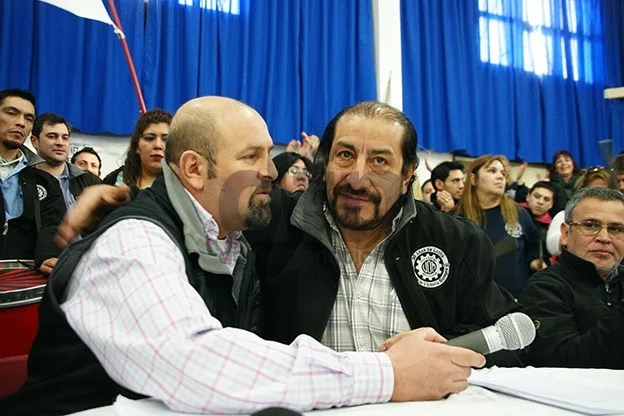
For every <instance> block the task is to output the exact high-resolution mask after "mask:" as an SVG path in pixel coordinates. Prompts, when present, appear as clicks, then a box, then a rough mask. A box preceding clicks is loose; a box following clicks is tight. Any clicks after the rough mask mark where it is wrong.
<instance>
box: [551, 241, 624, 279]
mask: <svg viewBox="0 0 624 416" xmlns="http://www.w3.org/2000/svg"><path fill="white" fill-rule="evenodd" d="M557 264H560V265H561V266H563V267H565V268H566V269H568V270H569V271H570V273H569V275H570V276H572V277H575V278H577V279H579V280H585V281H587V282H588V283H592V284H594V285H603V284H605V281H604V279H603V278H602V277H601V276H600V275H599V274H598V272H597V271H596V266H594V264H593V263H592V262H589V261H587V260H585V259H582V258H580V257H578V256H577V255H575V254H572V253H570V252H569V251H568V250H567V249H565V248H564V249H563V251H562V253H561V256H559V260H558V261H557ZM623 271H624V268H623V267H622V266H618V268H617V269H616V271H615V274H614V277H613V278H612V279H611V280H610V282H616V281H619V280H621V279H622V277H624V276H623V275H624V273H623Z"/></svg>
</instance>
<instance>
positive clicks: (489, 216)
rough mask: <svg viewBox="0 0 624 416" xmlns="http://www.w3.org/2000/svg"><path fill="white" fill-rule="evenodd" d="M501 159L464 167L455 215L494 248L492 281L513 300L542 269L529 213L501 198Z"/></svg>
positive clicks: (504, 167)
mask: <svg viewBox="0 0 624 416" xmlns="http://www.w3.org/2000/svg"><path fill="white" fill-rule="evenodd" d="M509 171H510V167H509V162H508V161H507V159H506V158H505V157H504V156H500V155H485V156H481V157H479V158H477V159H475V160H474V161H473V162H472V164H471V165H470V166H469V167H468V172H467V177H466V182H465V186H464V193H463V194H462V197H461V200H460V202H459V206H458V207H457V209H456V212H455V213H456V214H457V215H460V216H462V217H465V218H467V219H469V220H471V221H472V222H474V223H475V224H477V225H478V226H479V227H481V229H482V230H483V231H484V232H485V234H486V235H487V236H488V237H489V239H490V240H491V241H492V244H494V252H495V256H496V269H495V273H494V281H495V282H496V283H498V284H499V285H500V286H502V287H503V288H505V289H507V290H508V291H509V292H510V293H511V294H512V295H513V296H514V297H515V298H517V297H518V295H519V294H520V292H521V291H522V288H523V287H524V286H525V284H526V282H527V281H528V280H529V276H530V275H531V272H533V271H537V270H541V269H543V268H544V267H545V266H546V264H545V262H544V261H543V260H542V259H541V258H540V257H541V256H540V240H539V234H538V232H537V229H536V228H535V225H534V224H533V221H532V220H531V216H530V215H529V213H528V212H527V211H526V210H525V209H524V208H522V207H521V206H520V205H518V204H516V202H514V201H513V200H511V199H509V198H508V197H507V196H506V195H505V187H506V185H507V183H509V182H510V177H509Z"/></svg>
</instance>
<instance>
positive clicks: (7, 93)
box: [0, 88, 37, 113]
mask: <svg viewBox="0 0 624 416" xmlns="http://www.w3.org/2000/svg"><path fill="white" fill-rule="evenodd" d="M9 97H19V98H22V99H24V100H26V101H30V103H31V104H32V105H33V107H35V113H36V112H37V99H36V98H35V96H34V95H33V93H31V92H30V91H26V90H20V89H18V88H9V89H6V90H2V91H0V105H2V103H3V102H4V100H5V99H7V98H9Z"/></svg>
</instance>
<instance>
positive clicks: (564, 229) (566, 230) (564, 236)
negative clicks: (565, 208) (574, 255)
mask: <svg viewBox="0 0 624 416" xmlns="http://www.w3.org/2000/svg"><path fill="white" fill-rule="evenodd" d="M569 236H570V226H569V225H568V224H566V223H565V222H562V223H561V237H560V240H559V241H560V242H561V246H562V247H565V246H567V245H568V238H569Z"/></svg>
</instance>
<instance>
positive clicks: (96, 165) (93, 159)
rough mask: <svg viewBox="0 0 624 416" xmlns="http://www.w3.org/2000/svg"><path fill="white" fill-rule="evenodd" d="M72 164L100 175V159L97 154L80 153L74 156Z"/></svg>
mask: <svg viewBox="0 0 624 416" xmlns="http://www.w3.org/2000/svg"><path fill="white" fill-rule="evenodd" d="M74 165H76V166H78V167H79V168H80V169H82V170H84V171H86V172H91V173H92V174H94V175H95V176H100V161H99V160H98V158H97V156H95V155H94V154H92V153H87V152H82V153H80V154H79V155H78V156H76V160H75V161H74Z"/></svg>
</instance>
